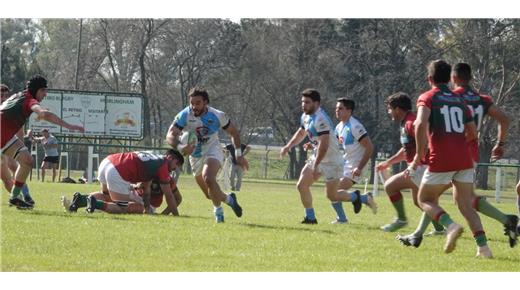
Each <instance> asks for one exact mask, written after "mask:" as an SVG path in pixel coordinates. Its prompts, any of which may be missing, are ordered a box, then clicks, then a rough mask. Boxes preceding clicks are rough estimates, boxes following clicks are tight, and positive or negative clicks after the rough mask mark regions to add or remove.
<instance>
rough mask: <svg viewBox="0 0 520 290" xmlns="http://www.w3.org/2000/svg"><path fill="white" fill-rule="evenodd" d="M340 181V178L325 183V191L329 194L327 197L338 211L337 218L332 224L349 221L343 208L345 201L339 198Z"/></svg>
mask: <svg viewBox="0 0 520 290" xmlns="http://www.w3.org/2000/svg"><path fill="white" fill-rule="evenodd" d="M339 183H340V180H339V179H334V180H331V181H328V182H326V183H325V192H326V194H327V198H328V199H329V200H330V201H331V205H332V208H333V209H334V211H335V212H336V219H335V220H333V221H332V222H331V223H332V224H346V223H348V219H347V215H346V214H345V210H344V209H343V203H342V201H341V200H340V199H339V198H340V196H339V195H340V194H339V192H338V187H339Z"/></svg>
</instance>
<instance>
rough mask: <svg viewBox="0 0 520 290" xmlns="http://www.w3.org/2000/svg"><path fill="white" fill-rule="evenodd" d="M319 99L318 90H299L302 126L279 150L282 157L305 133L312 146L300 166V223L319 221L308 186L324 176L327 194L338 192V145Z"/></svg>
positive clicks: (341, 162)
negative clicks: (301, 216)
mask: <svg viewBox="0 0 520 290" xmlns="http://www.w3.org/2000/svg"><path fill="white" fill-rule="evenodd" d="M320 102H321V96H320V93H319V92H318V91H316V90H314V89H306V90H304V91H303V92H302V98H301V104H302V110H303V114H302V117H301V127H300V128H299V129H298V130H297V131H296V133H294V135H293V137H292V138H291V140H290V141H289V142H288V143H287V144H286V145H285V146H284V147H283V148H282V149H281V150H280V156H281V157H283V156H284V155H286V154H287V152H289V150H290V149H291V148H292V147H294V146H296V145H297V144H299V143H300V142H302V141H303V139H305V136H308V137H309V140H310V143H311V144H312V147H313V155H312V157H311V158H309V160H308V161H307V163H306V164H305V166H304V167H303V169H302V171H301V173H300V179H299V180H298V184H297V187H298V191H299V192H300V198H301V201H302V204H303V207H304V208H305V218H304V220H303V221H302V223H303V224H317V223H318V221H317V219H316V215H315V213H314V208H313V205H312V194H311V190H310V187H311V185H312V184H313V183H314V182H315V181H317V180H318V179H319V178H320V176H321V175H323V176H324V177H325V184H326V188H325V189H326V193H327V197H328V198H329V199H331V198H333V197H334V196H336V193H337V189H338V184H339V179H340V177H341V169H342V166H343V159H342V157H341V152H340V150H339V144H338V141H337V139H336V137H335V136H334V134H333V133H334V132H333V130H334V125H333V123H332V120H331V119H330V118H329V116H328V115H327V113H326V112H325V111H324V110H322V109H321V108H320ZM331 200H332V199H331ZM333 201H335V200H333Z"/></svg>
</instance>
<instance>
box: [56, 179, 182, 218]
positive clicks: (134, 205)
mask: <svg viewBox="0 0 520 290" xmlns="http://www.w3.org/2000/svg"><path fill="white" fill-rule="evenodd" d="M146 186H147V184H146V182H139V183H137V184H133V185H132V187H133V189H134V190H135V191H136V192H137V194H138V195H139V196H140V197H141V198H144V197H145V192H146V190H147V188H146ZM170 189H171V191H172V193H173V197H174V199H175V203H176V204H177V208H178V207H179V205H180V204H181V202H182V195H181V193H180V192H179V188H178V187H177V184H176V183H175V180H174V179H173V178H172V179H171V180H170ZM149 190H150V207H149V209H148V212H147V211H145V207H144V202H143V204H141V203H138V202H130V203H128V210H127V212H126V213H128V214H143V213H155V211H156V210H157V209H158V208H159V207H161V205H162V202H163V200H164V196H165V194H164V192H163V190H162V189H161V182H160V181H159V179H158V178H154V179H153V180H152V182H151V184H150V189H149ZM90 195H91V196H93V197H94V198H95V199H96V200H101V201H104V202H105V203H114V201H113V200H112V199H111V198H110V195H109V193H108V192H93V193H91V194H90ZM61 202H62V205H63V208H64V209H65V210H66V211H68V212H76V211H77V210H78V208H81V207H86V206H87V195H82V194H81V193H79V192H76V193H74V196H73V197H72V200H69V199H68V198H67V197H65V196H62V197H61ZM72 204H74V206H72V207H71V205H72ZM170 213H171V214H173V212H172V210H171V209H170V208H169V207H166V208H165V209H164V210H163V211H162V212H161V214H163V215H168V214H170Z"/></svg>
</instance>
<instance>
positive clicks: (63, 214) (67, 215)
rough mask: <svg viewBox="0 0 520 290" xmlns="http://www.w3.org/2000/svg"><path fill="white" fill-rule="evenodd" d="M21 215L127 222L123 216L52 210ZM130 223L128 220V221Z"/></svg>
mask: <svg viewBox="0 0 520 290" xmlns="http://www.w3.org/2000/svg"><path fill="white" fill-rule="evenodd" d="M23 213H26V214H29V215H39V216H53V217H54V216H61V217H64V218H82V219H85V218H87V219H113V220H128V219H125V218H124V215H115V214H114V215H111V214H104V215H100V214H81V213H67V212H57V211H52V210H25V211H23ZM128 221H130V220H128Z"/></svg>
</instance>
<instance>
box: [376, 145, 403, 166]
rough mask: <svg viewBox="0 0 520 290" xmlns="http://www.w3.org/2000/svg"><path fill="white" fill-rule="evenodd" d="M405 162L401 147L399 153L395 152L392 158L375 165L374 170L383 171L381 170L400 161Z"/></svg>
mask: <svg viewBox="0 0 520 290" xmlns="http://www.w3.org/2000/svg"><path fill="white" fill-rule="evenodd" d="M405 160H406V150H405V149H404V147H401V149H399V151H397V152H396V153H395V154H394V155H393V156H392V157H390V158H388V159H387V160H385V161H383V162H380V163H379V164H377V166H376V169H377V170H378V171H383V170H385V169H387V168H388V167H390V166H392V165H394V164H396V163H399V162H401V161H405Z"/></svg>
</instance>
